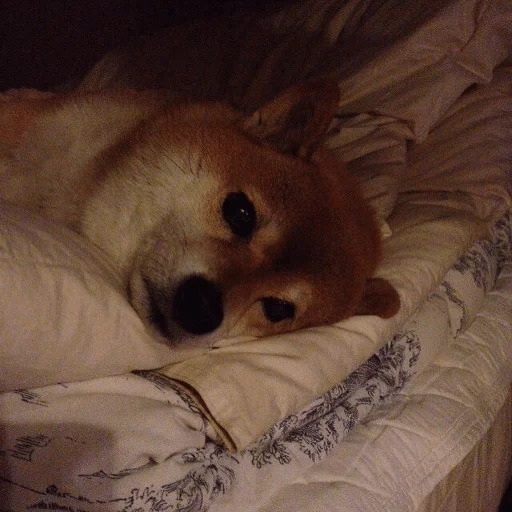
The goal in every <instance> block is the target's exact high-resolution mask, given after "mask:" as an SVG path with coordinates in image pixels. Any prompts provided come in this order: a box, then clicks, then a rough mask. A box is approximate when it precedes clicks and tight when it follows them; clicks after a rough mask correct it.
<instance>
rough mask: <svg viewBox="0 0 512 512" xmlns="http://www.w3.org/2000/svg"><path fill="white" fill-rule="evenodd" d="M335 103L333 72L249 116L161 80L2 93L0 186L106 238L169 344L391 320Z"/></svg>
mask: <svg viewBox="0 0 512 512" xmlns="http://www.w3.org/2000/svg"><path fill="white" fill-rule="evenodd" d="M336 101H337V87H336V86H335V85H333V84H331V83H329V82H325V81H317V82H312V83H309V84H307V85H304V86H299V87H295V88H293V89H290V90H287V91H285V92H284V93H283V94H281V95H280V96H279V97H278V98H276V99H275V100H273V101H271V102H270V103H268V104H266V105H265V106H263V107H262V108H260V109H258V110H257V111H256V112H254V113H253V114H252V115H250V116H243V115H241V114H240V113H238V112H236V111H234V110H232V109H231V108H229V107H227V106H224V105H221V104H217V103H190V102H179V101H176V100H173V99H171V98H170V97H168V96H167V95H166V94H164V93H161V92H146V93H135V92H130V91H117V92H115V91H111V92H96V93H94V92H78V93H71V94H67V95H47V96H46V95H41V96H39V95H35V96H34V97H32V96H31V95H30V94H20V95H18V96H16V95H14V96H10V95H3V97H2V99H1V101H0V198H3V199H4V200H7V201H10V202H13V203H17V204H20V205H23V206H25V207H28V208H31V209H34V210H37V211H40V212H41V213H43V214H44V215H46V216H48V217H51V218H53V219H55V220H57V221H59V222H62V223H64V224H66V225H68V226H69V227H71V228H72V229H74V230H76V231H77V232H79V233H82V234H83V235H84V236H86V237H87V238H89V239H90V240H91V241H92V242H94V243H95V244H97V245H98V246H99V247H101V248H102V249H104V250H105V251H106V253H107V254H108V255H109V257H110V258H111V259H112V260H113V262H114V263H115V264H116V266H117V267H118V268H119V270H120V272H121V274H122V278H123V280H124V282H125V283H126V287H127V290H128V292H129V295H130V299H131V302H132V304H133V306H134V307H135V309H136V310H137V311H138V313H139V314H140V315H141V317H142V318H143V319H145V320H146V321H147V322H148V324H150V325H152V326H153V327H155V329H156V330H157V331H158V332H159V333H160V334H161V335H163V336H164V337H165V338H166V339H168V340H170V341H178V342H179V341H193V340H196V341H197V342H199V343H208V344H213V343H214V342H215V341H216V340H218V339H220V338H225V337H231V336H237V335H255V336H261V335H266V334H273V333H279V332H284V331H289V330H293V329H297V328H301V327H306V326H311V325H317V324H322V323H332V322H335V321H338V320H340V319H342V318H345V317H348V316H350V315H353V314H356V313H361V314H377V315H380V316H383V317H388V316H391V315H393V314H394V313H395V312H396V311H397V309H398V307H399V300H398V296H397V293H396V291H395V290H394V289H393V288H392V287H391V285H389V283H387V282H386V281H384V280H382V279H374V278H372V276H373V274H374V272H375V269H376V266H377V264H378V261H379V258H380V255H381V244H380V235H379V231H378V228H377V225H376V222H375V219H374V216H373V212H372V211H371V209H370V208H369V206H368V205H367V204H366V203H365V201H364V200H363V198H362V194H361V191H360V190H359V186H358V184H357V183H356V182H355V180H354V179H353V178H351V177H350V176H349V175H348V174H347V173H346V171H345V170H344V168H343V165H342V164H341V163H340V162H339V161H338V160H336V159H335V158H334V157H333V156H332V155H330V154H329V153H327V152H325V151H324V150H321V149H319V146H320V144H321V142H322V138H323V136H324V134H325V132H326V130H327V128H328V126H329V123H330V121H331V119H332V115H333V113H334V109H335V107H336Z"/></svg>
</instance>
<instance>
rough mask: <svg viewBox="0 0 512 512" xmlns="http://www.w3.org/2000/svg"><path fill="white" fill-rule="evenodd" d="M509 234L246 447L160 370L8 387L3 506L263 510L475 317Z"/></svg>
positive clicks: (0, 449)
mask: <svg viewBox="0 0 512 512" xmlns="http://www.w3.org/2000/svg"><path fill="white" fill-rule="evenodd" d="M510 243H511V236H510V217H506V218H503V219H502V220H500V221H499V222H498V223H497V224H496V226H495V228H494V230H493V235H492V240H489V239H480V240H477V241H476V242H475V243H474V244H473V246H472V247H471V248H470V249H469V250H468V251H467V252H466V254H465V255H464V256H463V257H462V258H461V259H460V260H459V261H458V262H457V263H456V264H455V265H454V266H453V268H452V269H451V270H450V271H449V272H448V273H447V274H446V277H445V279H444V280H443V282H442V283H441V285H440V286H439V287H438V289H437V290H436V291H435V292H434V293H432V294H431V295H430V296H429V298H428V299H427V301H425V303H424V304H423V306H422V307H421V308H420V309H419V310H418V311H417V312H416V313H415V314H414V315H413V316H412V317H411V318H410V319H409V321H408V322H406V324H405V325H404V326H403V327H402V328H401V329H400V331H399V332H398V333H397V334H396V335H395V336H394V337H393V339H392V340H390V341H389V343H387V344H386V345H385V346H384V347H383V348H382V349H381V350H380V351H379V352H378V353H376V354H375V355H373V356H372V357H371V358H370V359H369V360H368V361H366V363H364V364H363V365H362V366H361V367H359V368H358V369H357V370H356V371H354V372H353V373H352V374H351V375H350V376H349V377H348V378H347V379H345V380H344V381H342V382H340V383H339V384H338V385H336V386H335V387H333V388H332V389H331V390H330V391H329V392H327V393H326V394H325V395H324V396H322V397H319V398H318V399H317V400H315V401H313V402H312V403H311V404H310V405H309V406H308V407H306V408H305V409H303V410H302V411H300V412H299V413H297V414H294V415H292V416H289V417H288V418H286V419H285V420H284V421H282V422H280V423H278V424H276V425H274V426H273V427H272V428H271V429H269V430H268V431H267V432H266V434H265V435H264V436H263V437H262V438H261V439H260V440H259V441H258V442H256V443H254V444H252V445H251V446H249V447H248V448H247V449H245V450H243V451H242V452H239V453H233V452H230V451H228V450H227V449H226V448H225V447H224V446H223V445H222V444H221V442H220V441H219V439H218V438H217V436H216V433H215V430H214V429H213V428H212V427H211V425H210V424H209V423H208V421H207V420H206V419H205V418H204V416H203V415H202V414H201V412H200V411H199V410H198V409H197V407H196V406H195V404H194V403H193V402H192V401H191V400H190V399H189V397H188V396H187V395H186V394H184V393H182V392H181V391H180V388H179V386H176V385H175V384H174V383H173V381H172V380H170V379H168V378H167V377H165V376H163V375H161V374H159V373H158V372H155V371H139V372H134V373H131V374H126V375H122V376H119V377H109V378H103V379H95V380H90V381H86V382H78V383H70V384H59V385H55V386H47V387H44V388H38V389H31V390H28V389H26V390H17V391H15V392H8V393H3V394H1V395H0V411H1V414H0V468H1V469H0V496H2V501H1V502H0V511H2V512H7V511H9V512H20V511H23V510H62V511H69V512H75V511H76V512H78V511H83V512H93V511H115V512H122V511H123V512H156V511H187V512H205V511H207V510H211V511H216V510H219V511H221V510H222V511H230V510H233V511H239V510H244V511H250V510H259V507H260V505H261V504H262V503H263V501H264V499H263V498H262V496H272V495H273V494H275V493H277V492H278V491H279V489H280V488H281V487H283V486H284V485H286V483H287V482H290V481H292V480H296V479H298V478H300V477H301V475H302V474H304V473H305V472H306V471H308V469H310V468H312V467H314V466H315V465H318V464H319V463H321V462H322V461H324V460H325V459H326V458H328V457H329V454H330V453H331V452H332V451H333V450H334V449H335V448H336V447H337V446H338V445H339V444H340V443H342V441H343V440H344V439H345V438H346V436H347V435H348V434H349V433H350V432H352V431H354V430H357V427H358V425H361V424H363V425H364V422H365V419H366V418H367V416H368V414H369V413H371V412H372V411H374V410H375V408H378V407H379V405H382V404H386V403H387V404H389V403H392V402H393V400H394V397H395V396H396V395H397V394H398V393H399V392H400V391H401V390H402V389H403V388H404V386H407V384H408V382H409V381H410V379H411V377H412V376H413V375H415V374H416V373H418V372H420V371H421V370H422V369H423V368H425V366H426V365H427V364H428V363H429V362H430V361H432V360H433V359H434V358H435V357H436V355H437V354H438V353H439V351H440V350H441V349H442V348H443V345H446V344H447V343H449V342H450V340H453V339H454V338H455V337H457V336H458V335H459V334H460V333H461V332H464V331H465V330H466V329H467V328H468V327H470V325H471V322H472V321H473V319H474V318H475V316H476V315H477V313H478V312H479V310H480V309H481V307H482V304H483V303H484V300H485V296H486V293H487V292H488V291H490V290H492V289H493V286H494V283H495V281H496V278H497V276H498V275H499V271H500V268H501V266H502V265H503V263H504V262H505V261H506V259H507V258H509V257H510ZM262 385H264V383H262ZM262 500H263V501H262Z"/></svg>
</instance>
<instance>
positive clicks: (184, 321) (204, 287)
mask: <svg viewBox="0 0 512 512" xmlns="http://www.w3.org/2000/svg"><path fill="white" fill-rule="evenodd" d="M173 317H174V320H175V321H176V322H177V323H178V324H179V325H180V326H181V327H182V328H183V329H185V331H187V332H189V333H191V334H206V333H209V332H212V331H214V330H215V329H217V327H219V325H220V324H221V323H222V320H223V318H224V311H223V307H222V294H221V292H220V290H219V288H218V287H217V286H216V285H215V283H213V282H211V281H209V280H208V279H205V278H204V277H201V276H192V277H189V278H187V279H186V280H185V281H183V282H182V283H181V284H180V285H179V286H178V289H177V290H176V293H175V295H174V301H173Z"/></svg>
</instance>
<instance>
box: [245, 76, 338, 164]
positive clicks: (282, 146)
mask: <svg viewBox="0 0 512 512" xmlns="http://www.w3.org/2000/svg"><path fill="white" fill-rule="evenodd" d="M338 100H339V89H338V85H337V84H336V83H335V82H334V81H332V80H329V79H317V80H311V81H308V82H305V83H304V84H301V85H298V86H295V87H292V88H290V89H287V90H285V91H284V92H282V93H281V94H280V95H279V96H277V97H276V98H274V99H273V100H271V101H270V102H269V103H267V104H266V105H263V107H261V108H259V109H258V110H257V111H256V112H254V113H253V114H252V115H251V116H250V117H248V118H246V119H244V121H243V125H242V126H243V129H244V130H245V131H246V132H248V133H249V134H250V135H252V136H253V137H255V138H257V139H258V140H260V141H262V142H263V143H265V144H268V145H270V146H272V147H274V148H275V149H276V150H278V151H280V152H283V153H291V154H293V155H296V156H298V157H300V158H304V159H306V160H307V159H309V158H311V156H312V155H313V153H314V152H315V150H316V149H317V148H318V146H319V145H320V144H321V143H322V142H323V139H324V136H325V134H326V132H327V130H328V128H329V125H330V124H331V121H332V118H333V116H334V114H335V112H336V107H337V104H338Z"/></svg>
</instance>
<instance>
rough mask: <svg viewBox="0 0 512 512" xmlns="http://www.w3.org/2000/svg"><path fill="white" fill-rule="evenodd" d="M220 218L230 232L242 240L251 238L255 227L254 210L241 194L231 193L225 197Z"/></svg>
mask: <svg viewBox="0 0 512 512" xmlns="http://www.w3.org/2000/svg"><path fill="white" fill-rule="evenodd" d="M222 216H223V217H224V220H225V221H226V223H227V224H228V226H229V229H230V230H231V232H232V233H233V234H234V235H236V236H240V237H242V238H247V237H249V236H251V234H252V232H253V231H254V227H255V226H256V210H255V209H254V205H253V204H252V202H251V201H250V200H249V198H248V197H247V196H246V195H245V194H244V193H243V192H231V193H230V194H228V195H227V196H226V199H224V202H223V203H222Z"/></svg>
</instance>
